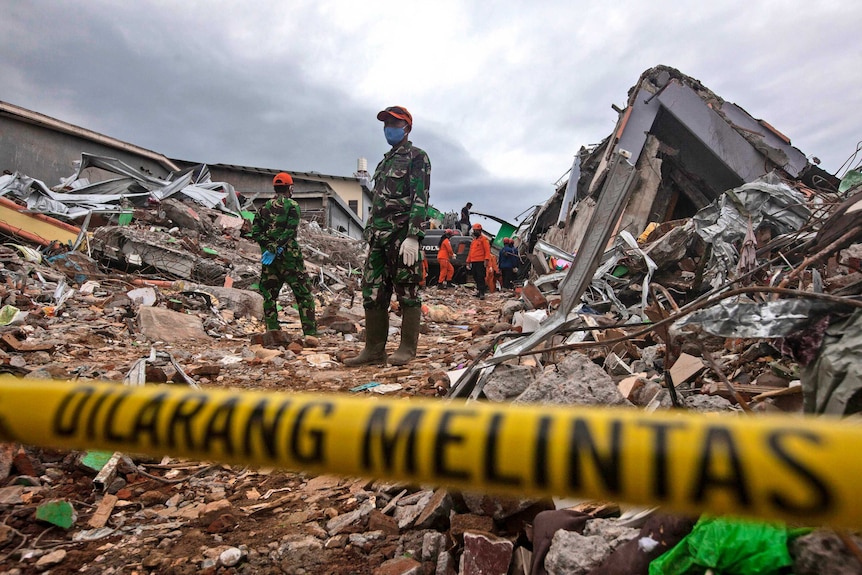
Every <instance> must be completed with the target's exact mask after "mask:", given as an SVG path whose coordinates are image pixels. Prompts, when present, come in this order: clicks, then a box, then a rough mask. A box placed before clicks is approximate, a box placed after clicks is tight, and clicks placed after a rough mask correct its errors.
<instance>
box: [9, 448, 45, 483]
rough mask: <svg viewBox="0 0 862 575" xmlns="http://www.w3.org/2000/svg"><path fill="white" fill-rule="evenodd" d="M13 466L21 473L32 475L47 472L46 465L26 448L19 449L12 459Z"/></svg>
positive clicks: (35, 475) (37, 475) (36, 475)
mask: <svg viewBox="0 0 862 575" xmlns="http://www.w3.org/2000/svg"><path fill="white" fill-rule="evenodd" d="M12 466H13V467H14V468H15V469H16V470H17V471H18V474H19V475H30V476H32V477H39V476H40V475H42V474H43V473H45V466H44V465H42V462H41V461H39V460H38V459H36V458H35V457H33V456H32V455H30V453H28V452H27V450H26V449H23V448H22V449H19V450H18V452H17V453H15V457H14V458H13V459H12Z"/></svg>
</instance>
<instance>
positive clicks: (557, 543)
mask: <svg viewBox="0 0 862 575" xmlns="http://www.w3.org/2000/svg"><path fill="white" fill-rule="evenodd" d="M610 553H611V546H610V545H609V544H608V542H607V541H605V540H604V538H603V537H601V536H599V535H592V536H589V537H585V536H584V535H581V534H580V533H578V532H577V531H565V530H563V529H561V530H559V531H557V532H556V533H555V534H554V538H553V539H552V540H551V548H550V549H549V550H548V554H547V556H546V557H545V569H546V570H547V572H548V575H585V574H586V573H588V572H589V571H590V570H591V569H593V568H594V567H597V566H598V565H599V564H601V562H602V561H604V559H605V557H607V556H608V555H610Z"/></svg>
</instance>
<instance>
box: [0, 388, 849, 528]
mask: <svg viewBox="0 0 862 575" xmlns="http://www.w3.org/2000/svg"><path fill="white" fill-rule="evenodd" d="M0 438H2V439H4V440H6V441H17V442H21V443H25V444H30V445H40V446H52V447H59V448H69V449H84V448H92V449H106V450H118V451H125V452H130V453H142V454H143V453H146V454H151V455H155V456H161V455H166V454H170V455H174V456H180V457H190V458H196V459H202V460H213V461H221V462H233V463H247V464H254V465H261V466H276V467H282V468H285V469H293V470H305V471H309V472H312V473H333V474H340V475H347V476H362V477H375V478H385V479H391V480H400V481H407V482H413V483H432V484H438V485H447V486H451V487H455V488H460V489H465V490H473V491H489V492H497V493H508V494H514V495H518V496H527V495H531V496H536V495H558V496H575V497H586V498H600V499H605V500H612V501H620V502H628V503H632V504H643V505H650V506H652V505H660V506H662V507H664V508H666V509H668V510H674V511H678V512H684V513H692V514H699V513H701V512H709V513H713V514H737V515H747V516H753V517H759V518H764V519H779V520H785V521H789V522H793V523H802V524H808V525H817V524H828V525H832V526H835V527H862V497H860V496H859V493H858V491H859V478H860V477H862V457H860V456H862V428H860V427H859V426H858V425H857V424H854V423H851V422H850V421H848V420H837V419H824V418H817V419H815V418H802V417H793V416H786V415H785V416H771V415H758V416H756V417H748V416H730V415H721V416H717V415H713V416H707V415H698V414H691V413H685V412H678V411H674V412H665V413H660V414H659V413H653V414H646V413H644V412H642V411H638V410H634V409H632V410H626V409H604V408H582V407H578V408H575V407H571V408H562V407H549V406H528V405H510V404H506V405H499V404H496V405H495V404H486V403H481V404H480V403H469V404H464V403H451V402H443V401H439V400H438V401H434V400H404V399H383V398H380V399H377V398H374V399H371V398H368V397H345V396H341V395H302V394H288V393H267V392H251V391H229V390H191V389H189V388H185V387H174V386H146V387H129V386H122V385H116V384H113V385H112V384H100V383H69V382H35V381H31V380H20V379H16V378H13V377H10V376H2V377H0Z"/></svg>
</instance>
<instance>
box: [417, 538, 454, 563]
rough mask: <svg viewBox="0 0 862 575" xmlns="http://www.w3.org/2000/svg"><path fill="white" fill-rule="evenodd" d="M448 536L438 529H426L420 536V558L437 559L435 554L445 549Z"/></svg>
mask: <svg viewBox="0 0 862 575" xmlns="http://www.w3.org/2000/svg"><path fill="white" fill-rule="evenodd" d="M447 541H448V538H447V537H446V535H444V534H443V533H440V532H439V531H428V532H427V533H425V534H424V535H423V536H422V560H423V561H431V560H434V561H435V563H436V561H437V556H438V555H439V554H440V553H441V552H443V551H444V550H445V549H446V543H447Z"/></svg>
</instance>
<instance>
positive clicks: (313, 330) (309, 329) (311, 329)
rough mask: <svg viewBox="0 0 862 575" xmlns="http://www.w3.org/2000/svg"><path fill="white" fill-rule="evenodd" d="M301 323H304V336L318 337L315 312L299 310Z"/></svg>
mask: <svg viewBox="0 0 862 575" xmlns="http://www.w3.org/2000/svg"><path fill="white" fill-rule="evenodd" d="M299 321H300V322H301V323H302V335H317V320H316V319H315V314H314V310H313V309H310V310H307V311H303V309H302V308H300V309H299Z"/></svg>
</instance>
